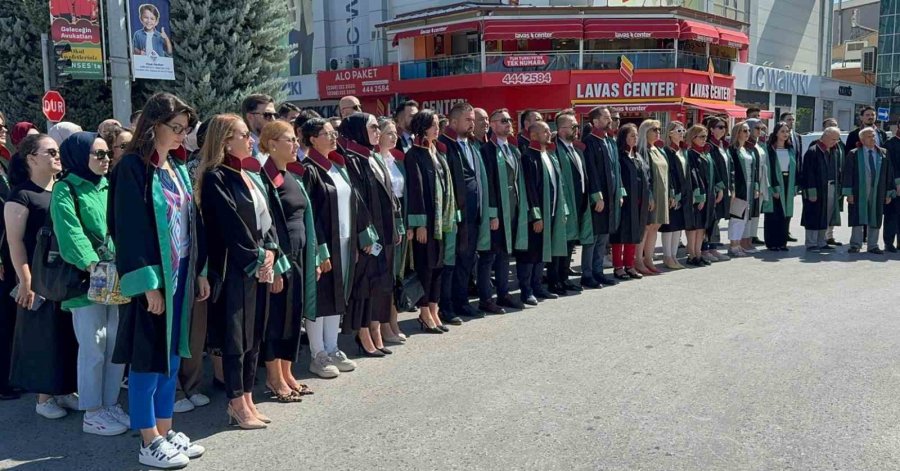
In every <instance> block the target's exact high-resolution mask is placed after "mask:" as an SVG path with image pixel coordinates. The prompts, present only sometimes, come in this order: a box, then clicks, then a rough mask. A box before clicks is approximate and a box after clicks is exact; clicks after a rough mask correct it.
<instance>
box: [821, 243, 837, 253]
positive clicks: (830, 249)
mask: <svg viewBox="0 0 900 471" xmlns="http://www.w3.org/2000/svg"><path fill="white" fill-rule="evenodd" d="M819 250H821V251H822V252H833V251H835V250H836V249H835V248H834V247H832V246H830V245H823V246H821V247H819Z"/></svg>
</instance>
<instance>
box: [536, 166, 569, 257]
mask: <svg viewBox="0 0 900 471" xmlns="http://www.w3.org/2000/svg"><path fill="white" fill-rule="evenodd" d="M547 157H549V158H550V163H551V165H553V169H554V170H556V175H557V178H556V184H557V185H558V186H559V188H558V189H557V193H558V196H557V198H556V215H555V216H552V217H551V215H552V214H553V208H552V207H551V206H552V205H553V187H552V182H551V180H550V169H548V168H547V167H546V166H545V165H543V161H542V162H541V169H542V172H541V178H542V179H543V181H544V195H543V202H542V204H541V206H542V207H543V213H544V215H545V216H546V217H551V219H552V220H551V221H550V222H549V224H548V223H547V220H546V218H545V219H544V231H543V236H544V237H542V240H543V242H544V246H543V248H542V253H543V257H542V258H543V260H544V263H549V262H550V261H551V259H552V258H553V257H565V256H568V255H569V248H568V244H567V242H568V238H567V237H566V217H567V216H568V215H569V208H568V206H567V205H566V197H565V184H564V183H563V180H562V173H561V172H560V169H559V161H558V160H557V159H556V153H555V152H547ZM541 160H543V159H541ZM548 230H549V231H550V232H549V233H548V232H547V231H548Z"/></svg>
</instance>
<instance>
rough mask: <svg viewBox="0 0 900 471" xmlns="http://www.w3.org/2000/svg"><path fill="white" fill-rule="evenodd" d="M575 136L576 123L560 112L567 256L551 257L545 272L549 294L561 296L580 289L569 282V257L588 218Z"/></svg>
mask: <svg viewBox="0 0 900 471" xmlns="http://www.w3.org/2000/svg"><path fill="white" fill-rule="evenodd" d="M577 136H578V119H577V118H575V113H574V112H573V111H571V110H564V111H562V112H560V113H559V114H558V115H556V139H555V141H554V143H555V144H556V151H555V155H556V160H557V161H558V162H559V167H560V170H561V171H560V176H561V179H562V182H563V194H564V195H565V198H566V205H567V206H568V208H569V215H568V216H567V218H566V240H567V244H568V247H567V248H568V253H567V255H566V256H564V257H553V260H552V261H551V263H550V267H549V268H548V269H547V281H548V284H549V285H550V288H549V289H550V292H551V293H554V294H558V295H560V296H565V295H566V294H567V292H569V291H574V292H580V291H581V290H582V288H581V287H580V286H578V285H577V284H575V283H572V282H571V281H569V269H570V268H571V266H572V254H573V253H574V252H575V247H576V245H578V244H580V242H581V235H582V223H583V222H584V219H585V217H587V218H590V217H591V214H590V212H588V211H587V209H588V194H587V173H586V169H585V165H584V154H583V152H582V150H581V149H579V148H578V147H583V144H581V143H580V142H579V143H576V142H575V139H576V137H577Z"/></svg>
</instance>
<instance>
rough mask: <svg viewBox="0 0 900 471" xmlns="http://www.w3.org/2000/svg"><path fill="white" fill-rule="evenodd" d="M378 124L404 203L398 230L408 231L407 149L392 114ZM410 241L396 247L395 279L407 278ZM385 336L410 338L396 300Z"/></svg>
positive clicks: (381, 148) (383, 157)
mask: <svg viewBox="0 0 900 471" xmlns="http://www.w3.org/2000/svg"><path fill="white" fill-rule="evenodd" d="M378 127H379V128H381V139H380V140H379V141H378V152H377V153H376V157H378V159H379V160H380V161H381V163H383V164H384V166H385V167H387V169H388V173H390V175H391V191H392V192H393V193H394V198H396V199H397V203H398V204H399V206H400V217H399V218H398V219H397V220H396V221H394V223H395V225H396V226H397V232H399V233H400V234H401V235H403V234H406V226H405V224H404V221H405V219H406V166H405V165H404V164H403V161H404V159H405V156H404V154H403V151H402V150H400V149H398V148H397V140H398V134H397V125H396V124H395V123H394V121H393V120H392V119H390V118H382V119H381V120H379V121H378ZM409 243H410V242H409V241H408V240H407V238H406V237H402V236H401V237H400V244H399V245H397V247H395V249H394V279H395V280H397V281H398V282H399V281H402V280H403V276H404V275H405V272H406V262H407V261H408V257H404V254H406V250H407V249H408V248H409ZM381 338H382V340H384V341H385V342H389V343H403V342H406V335H405V334H404V333H403V332H402V331H401V330H400V325H399V324H398V322H397V305H396V300H395V302H394V303H392V305H391V319H390V322H388V323H384V324H381Z"/></svg>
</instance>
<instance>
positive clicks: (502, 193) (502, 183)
mask: <svg viewBox="0 0 900 471" xmlns="http://www.w3.org/2000/svg"><path fill="white" fill-rule="evenodd" d="M506 148H507V149H509V152H510V154H511V155H504V154H503V152H502V150H501V148H500V146H499V145H497V141H496V140H493V139H492V140H491V141H489V142H487V143H485V144H484V145H483V146H481V156H482V158H483V159H484V169H485V172H486V173H487V182H488V185H489V186H490V190H489V192H488V193H489V196H490V206H491V207H492V208H497V219H498V222H499V228H498V229H497V230H496V231H492V232H491V247H490V251H492V252H497V251H501V250H502V251H503V252H504V253H506V254H511V253H513V250H514V248H515V236H516V228H517V225H518V221H519V218H518V208H519V201H520V198H523V197H524V195H521V194H520V191H521V190H520V189H519V184H518V182H519V176H520V174H521V173H522V155H521V154H520V153H519V149H518V147H517V146H516V143H515V142H513V140H512V138H509V139H507V145H506Z"/></svg>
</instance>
